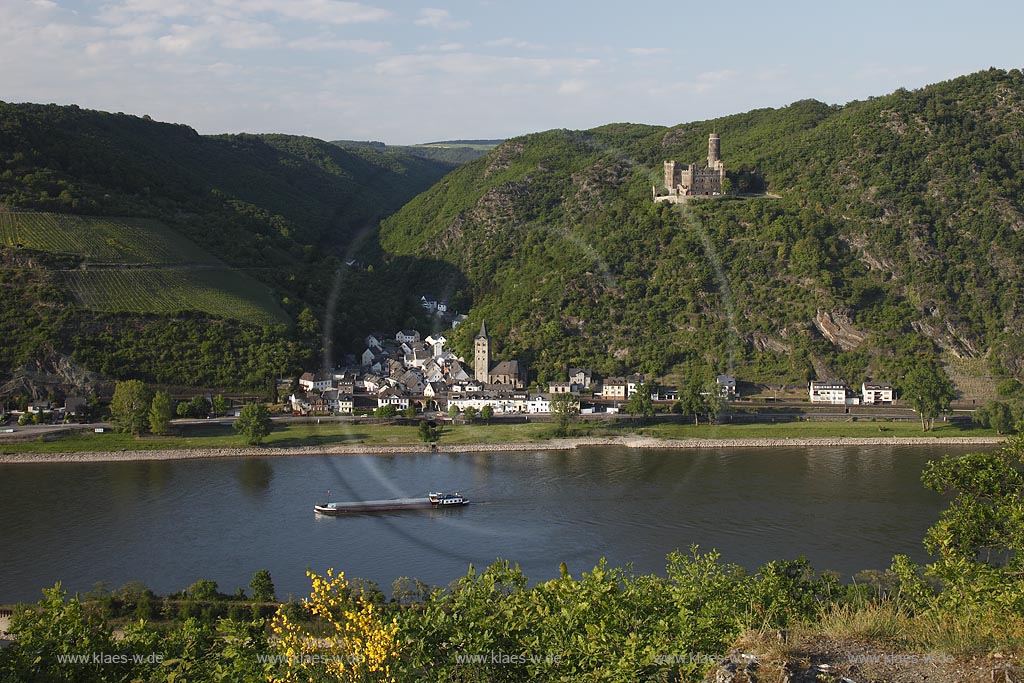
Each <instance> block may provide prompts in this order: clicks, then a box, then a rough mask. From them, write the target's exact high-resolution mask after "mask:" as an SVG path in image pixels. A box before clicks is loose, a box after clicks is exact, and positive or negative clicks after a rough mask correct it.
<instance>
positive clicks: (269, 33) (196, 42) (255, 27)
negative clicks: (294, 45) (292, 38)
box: [156, 18, 281, 54]
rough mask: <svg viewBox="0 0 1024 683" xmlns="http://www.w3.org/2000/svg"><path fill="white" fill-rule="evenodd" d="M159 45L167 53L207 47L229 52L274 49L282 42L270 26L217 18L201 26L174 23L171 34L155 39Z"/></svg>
mask: <svg viewBox="0 0 1024 683" xmlns="http://www.w3.org/2000/svg"><path fill="white" fill-rule="evenodd" d="M156 43H157V45H158V46H159V47H160V48H161V49H162V50H164V51H166V52H171V53H174V54H185V53H188V52H192V51H195V50H199V49H202V48H204V47H206V46H207V45H215V46H222V47H226V48H228V49H229V50H251V49H257V48H265V47H274V46H276V45H279V44H280V43H281V37H280V35H278V33H277V29H276V28H274V27H273V26H271V25H270V24H264V23H259V22H250V21H225V20H223V19H220V18H214V19H211V20H210V21H207V22H205V23H203V24H199V25H191V24H174V25H172V26H171V27H170V31H169V32H168V33H166V34H164V35H162V36H160V37H159V38H157V39H156Z"/></svg>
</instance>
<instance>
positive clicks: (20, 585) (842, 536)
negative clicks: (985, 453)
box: [0, 446, 977, 602]
mask: <svg viewBox="0 0 1024 683" xmlns="http://www.w3.org/2000/svg"><path fill="white" fill-rule="evenodd" d="M971 450H977V447H974V448H971V447H942V448H941V450H940V449H937V448H933V447H920V446H907V447H890V446H865V447H837V448H813V449H812V448H772V449H714V450H635V449H627V448H618V447H600V448H597V447H595V448H582V449H578V450H575V451H538V452H512V453H483V454H459V455H446V454H443V453H442V454H434V455H427V454H424V455H393V456H350V455H349V456H295V457H276V458H259V457H255V458H230V459H211V460H178V461H151V462H130V463H63V464H38V465H0V490H2V491H3V496H2V499H0V602H12V601H16V600H35V599H37V598H38V597H39V595H40V594H39V589H40V588H42V587H45V586H50V585H53V583H54V582H56V581H62V582H63V584H64V586H65V587H66V588H68V589H69V590H70V591H72V592H73V591H85V590H89V589H90V588H92V587H93V585H94V583H95V582H99V581H103V582H108V583H109V584H110V586H111V587H113V588H116V587H118V586H120V585H123V584H125V583H127V582H129V581H132V580H142V581H144V582H145V583H146V584H147V585H148V586H150V587H151V588H153V589H154V590H155V591H157V592H158V593H166V592H169V591H175V590H180V589H182V588H184V587H186V586H187V585H189V584H190V583H192V582H194V581H195V580H196V579H199V578H208V579H213V580H214V581H217V582H218V584H219V587H220V590H221V591H223V592H229V593H233V592H234V591H235V589H236V588H238V587H239V586H244V587H246V588H247V587H248V584H249V581H250V579H251V577H252V574H253V572H254V571H256V570H257V569H269V570H270V572H271V574H272V575H273V578H274V583H275V585H276V586H277V589H278V595H279V597H286V596H287V595H288V594H293V595H295V596H296V597H298V596H300V595H303V594H308V582H307V580H306V578H305V570H306V568H307V567H309V568H313V569H315V570H317V571H323V570H325V569H326V568H327V567H335V568H336V569H339V570H344V571H345V572H346V574H347V575H349V576H362V577H366V578H368V579H371V580H373V581H376V582H377V583H379V584H380V585H381V587H382V588H384V589H385V590H389V588H390V585H391V582H392V581H393V580H394V579H395V578H396V577H400V576H412V577H416V578H419V579H421V580H423V581H426V582H428V583H434V584H438V585H446V584H447V583H448V582H449V581H451V580H453V579H455V578H457V577H459V576H461V575H463V574H465V572H466V570H467V568H468V566H469V564H470V563H473V564H474V565H476V567H477V568H481V567H484V566H486V565H488V564H490V563H491V562H493V561H494V560H495V559H496V558H499V557H501V558H506V559H509V560H512V561H515V562H518V563H519V564H520V566H522V568H523V569H524V571H526V573H527V574H528V576H529V577H530V578H531V579H533V580H546V579H549V578H552V577H554V576H557V574H558V565H559V563H560V562H565V563H566V564H567V565H568V566H569V569H570V571H572V572H573V573H574V574H575V573H578V572H580V571H583V570H589V569H590V568H592V567H593V566H594V564H595V563H596V562H597V561H598V560H599V558H601V557H606V558H608V561H609V563H610V564H612V565H614V566H623V565H625V564H627V563H632V564H633V566H634V568H635V569H636V570H638V571H642V572H659V573H664V566H665V555H666V554H667V553H669V552H670V551H672V550H675V549H682V550H684V551H685V550H686V549H687V548H689V547H690V546H691V545H692V544H699V545H700V546H701V547H702V548H703V549H711V548H716V549H717V550H719V551H720V552H721V553H722V555H723V559H724V560H725V561H728V562H735V563H738V564H741V565H744V566H746V567H748V568H751V569H755V568H757V567H758V566H760V565H761V564H763V563H764V562H766V561H768V560H771V559H791V558H794V557H796V556H797V555H800V554H803V555H806V556H807V557H808V559H810V560H811V562H812V564H813V565H814V566H815V568H817V569H833V570H837V571H840V572H842V573H843V574H845V575H850V574H852V573H854V572H856V571H858V570H860V569H865V568H885V567H887V566H888V565H889V562H890V560H891V558H892V556H893V554H895V553H908V554H910V555H911V556H912V557H914V558H916V559H918V560H923V559H925V557H926V556H925V555H924V552H923V550H922V547H921V538H922V537H923V535H924V532H925V530H926V529H927V528H928V527H929V526H930V525H931V524H933V523H934V521H935V520H936V519H937V517H938V514H939V512H940V510H941V509H942V508H943V507H944V501H943V499H942V498H941V497H940V496H938V495H937V494H934V493H931V492H929V491H926V490H925V489H924V488H923V487H922V486H921V484H920V474H921V470H922V469H923V467H924V465H925V463H926V462H927V461H928V460H930V459H935V458H938V457H941V456H942V455H943V454H945V453H947V452H949V453H963V452H968V451H971ZM437 489H444V490H452V489H457V490H459V491H461V492H462V493H464V494H466V495H467V496H468V497H469V498H471V499H472V500H473V501H474V503H473V504H472V505H470V506H468V507H465V508H460V509H456V510H443V511H442V510H438V511H416V512H400V513H385V514H379V513H378V514H374V515H357V516H353V517H344V518H338V517H319V516H316V515H314V513H313V511H312V506H313V504H314V503H315V502H321V501H323V500H325V499H326V498H327V495H328V494H327V491H328V490H330V491H331V494H330V496H331V498H332V499H335V500H358V499H377V498H392V497H394V498H398V497H408V496H413V497H415V496H422V495H425V494H426V492H427V491H428V490H437Z"/></svg>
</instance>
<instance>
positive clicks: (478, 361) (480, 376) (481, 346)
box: [473, 322, 491, 384]
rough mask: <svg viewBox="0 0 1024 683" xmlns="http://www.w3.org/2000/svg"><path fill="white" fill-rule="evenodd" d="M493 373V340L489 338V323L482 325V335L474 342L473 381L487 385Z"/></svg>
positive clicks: (482, 323)
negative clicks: (491, 372)
mask: <svg viewBox="0 0 1024 683" xmlns="http://www.w3.org/2000/svg"><path fill="white" fill-rule="evenodd" d="M490 371H491V340H490V339H488V338H487V323H486V322H481V323H480V333H479V334H477V335H476V339H475V340H474V341H473V379H475V380H476V381H477V382H483V383H484V384H486V383H487V381H488V379H489V376H490V375H489V373H490Z"/></svg>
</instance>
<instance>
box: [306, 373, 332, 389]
mask: <svg viewBox="0 0 1024 683" xmlns="http://www.w3.org/2000/svg"><path fill="white" fill-rule="evenodd" d="M299 386H300V387H302V388H303V389H305V390H306V391H327V390H328V389H332V388H334V379H333V378H332V377H326V376H323V375H314V374H313V373H312V372H304V373H302V376H301V377H299Z"/></svg>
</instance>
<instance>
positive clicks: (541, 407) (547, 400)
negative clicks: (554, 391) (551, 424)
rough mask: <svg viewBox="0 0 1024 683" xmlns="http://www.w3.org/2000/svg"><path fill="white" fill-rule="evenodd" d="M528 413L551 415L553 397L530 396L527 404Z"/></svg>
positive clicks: (547, 395) (548, 395) (544, 395)
mask: <svg viewBox="0 0 1024 683" xmlns="http://www.w3.org/2000/svg"><path fill="white" fill-rule="evenodd" d="M526 412H528V413H530V414H531V415H537V414H542V413H550V412H551V395H550V394H530V399H529V400H528V401H527V402H526Z"/></svg>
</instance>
